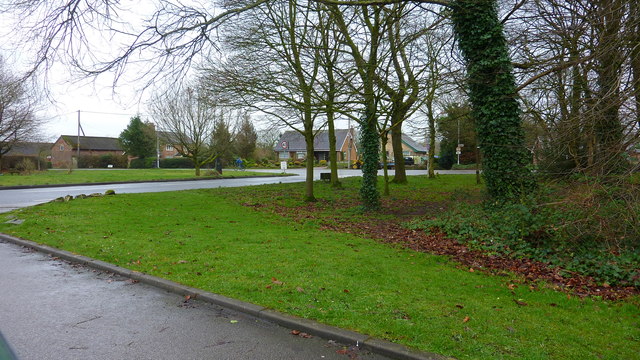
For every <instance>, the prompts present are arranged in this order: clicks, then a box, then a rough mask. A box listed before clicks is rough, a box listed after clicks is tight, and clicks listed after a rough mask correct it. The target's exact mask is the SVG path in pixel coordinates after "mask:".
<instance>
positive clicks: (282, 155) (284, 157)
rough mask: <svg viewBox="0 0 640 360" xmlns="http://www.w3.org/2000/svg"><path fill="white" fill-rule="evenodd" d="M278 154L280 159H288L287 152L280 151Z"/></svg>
mask: <svg viewBox="0 0 640 360" xmlns="http://www.w3.org/2000/svg"><path fill="white" fill-rule="evenodd" d="M278 154H279V157H280V159H283V160H286V159H288V158H289V152H288V151H280V152H279V153H278Z"/></svg>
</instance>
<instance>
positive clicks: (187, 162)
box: [160, 157, 194, 169]
mask: <svg viewBox="0 0 640 360" xmlns="http://www.w3.org/2000/svg"><path fill="white" fill-rule="evenodd" d="M160 167H161V168H163V169H193V167H194V166H193V160H191V159H190V158H186V157H178V158H171V159H161V160H160Z"/></svg>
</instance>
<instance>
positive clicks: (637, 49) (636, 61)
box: [628, 0, 640, 127]
mask: <svg viewBox="0 0 640 360" xmlns="http://www.w3.org/2000/svg"><path fill="white" fill-rule="evenodd" d="M629 13H630V14H629V26H628V27H629V28H630V29H631V31H630V34H629V36H630V38H631V39H630V41H628V43H629V44H630V46H631V47H632V48H631V71H632V72H633V94H634V98H635V102H636V122H637V123H638V127H640V45H639V44H640V5H639V4H638V1H637V0H630V1H629Z"/></svg>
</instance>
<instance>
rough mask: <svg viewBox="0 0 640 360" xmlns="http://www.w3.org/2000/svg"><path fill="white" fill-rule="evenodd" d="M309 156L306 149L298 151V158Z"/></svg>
mask: <svg viewBox="0 0 640 360" xmlns="http://www.w3.org/2000/svg"><path fill="white" fill-rule="evenodd" d="M306 157H307V153H306V152H305V151H298V152H297V153H296V159H304V158H306Z"/></svg>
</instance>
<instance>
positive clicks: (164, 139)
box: [156, 131, 182, 159]
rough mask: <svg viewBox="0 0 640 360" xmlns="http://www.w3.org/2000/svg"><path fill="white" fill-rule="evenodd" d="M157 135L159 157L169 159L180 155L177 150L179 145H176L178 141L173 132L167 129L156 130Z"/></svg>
mask: <svg viewBox="0 0 640 360" xmlns="http://www.w3.org/2000/svg"><path fill="white" fill-rule="evenodd" d="M156 136H157V137H158V153H159V154H160V159H171V158H175V157H182V155H181V154H180V152H179V151H178V148H179V145H176V144H177V143H178V141H177V140H176V139H175V137H176V136H175V134H174V133H172V132H167V131H158V132H156Z"/></svg>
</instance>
